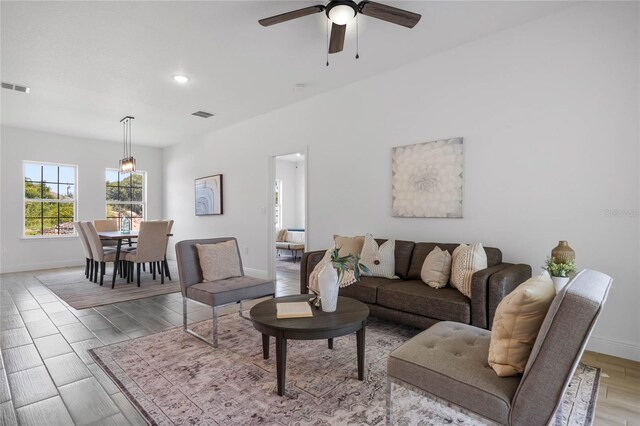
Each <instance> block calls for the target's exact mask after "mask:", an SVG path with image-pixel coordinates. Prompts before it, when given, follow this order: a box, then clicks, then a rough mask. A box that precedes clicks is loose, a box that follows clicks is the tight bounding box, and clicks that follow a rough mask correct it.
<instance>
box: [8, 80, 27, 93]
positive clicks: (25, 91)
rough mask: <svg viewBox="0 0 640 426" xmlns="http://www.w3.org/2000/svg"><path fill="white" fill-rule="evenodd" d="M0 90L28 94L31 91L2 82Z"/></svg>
mask: <svg viewBox="0 0 640 426" xmlns="http://www.w3.org/2000/svg"><path fill="white" fill-rule="evenodd" d="M2 88H3V89H9V90H15V91H17V92H22V93H29V92H30V91H31V89H30V88H29V87H27V86H20V85H18V84H11V83H5V82H4V81H3V82H2Z"/></svg>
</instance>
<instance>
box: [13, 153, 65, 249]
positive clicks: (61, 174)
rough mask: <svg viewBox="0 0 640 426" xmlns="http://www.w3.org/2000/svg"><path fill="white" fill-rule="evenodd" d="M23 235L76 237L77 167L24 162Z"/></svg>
mask: <svg viewBox="0 0 640 426" xmlns="http://www.w3.org/2000/svg"><path fill="white" fill-rule="evenodd" d="M23 173H24V236H25V237H37V236H47V237H48V236H60V235H75V230H74V229H73V221H74V220H75V217H76V182H77V179H76V176H77V172H76V166H69V165H62V164H45V163H34V162H30V161H25V162H24V163H23Z"/></svg>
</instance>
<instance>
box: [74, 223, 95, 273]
mask: <svg viewBox="0 0 640 426" xmlns="http://www.w3.org/2000/svg"><path fill="white" fill-rule="evenodd" d="M73 227H74V229H75V230H76V232H78V239H79V240H80V243H81V244H82V250H83V251H84V257H85V259H86V264H85V267H84V276H85V277H87V278H89V277H90V276H93V253H92V252H91V246H89V241H87V236H86V235H85V233H84V229H83V228H82V225H81V223H80V222H73Z"/></svg>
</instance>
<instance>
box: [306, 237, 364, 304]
mask: <svg viewBox="0 0 640 426" xmlns="http://www.w3.org/2000/svg"><path fill="white" fill-rule="evenodd" d="M363 272H364V273H366V274H368V273H370V272H369V269H368V268H367V267H366V266H365V265H363V264H362V263H360V256H353V255H352V254H348V255H346V256H340V249H339V248H334V249H333V251H332V252H331V260H330V261H329V262H328V263H327V264H326V265H325V266H324V268H322V270H321V271H320V273H319V274H318V287H319V290H320V296H319V297H317V296H316V297H315V298H313V299H312V300H311V303H312V304H313V305H314V306H316V307H319V306H320V305H321V306H322V310H323V311H324V312H335V310H336V307H337V303H338V291H339V290H340V284H341V283H342V281H343V278H345V274H349V275H351V274H353V280H355V282H357V281H360V277H361V276H362V273H363Z"/></svg>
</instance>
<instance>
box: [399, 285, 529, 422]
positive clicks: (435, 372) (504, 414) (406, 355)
mask: <svg viewBox="0 0 640 426" xmlns="http://www.w3.org/2000/svg"><path fill="white" fill-rule="evenodd" d="M422 287H426V288H430V287H427V286H425V285H424V284H423V285H422ZM434 291H438V290H434ZM454 291H456V290H454ZM489 340H490V333H489V331H487V330H483V329H481V328H477V327H472V326H469V325H465V324H456V323H451V322H440V323H438V324H435V325H433V326H432V327H431V328H429V329H428V330H425V331H423V332H422V333H420V334H418V335H417V336H415V337H414V338H413V339H411V340H409V341H408V342H406V343H405V344H403V345H402V346H400V347H399V348H398V349H396V350H394V351H393V352H391V354H390V355H389V359H388V361H387V372H388V374H389V376H390V377H395V378H397V379H400V380H402V381H404V382H407V383H409V384H410V385H413V386H416V387H418V388H420V389H424V390H425V391H427V392H428V393H431V394H433V395H435V396H437V397H439V398H442V399H444V400H447V401H451V402H453V403H454V404H457V405H459V406H462V407H464V408H467V409H469V410H471V411H474V412H476V413H478V414H480V415H481V416H484V417H487V418H489V419H491V420H494V421H496V422H498V423H500V424H509V411H510V408H511V401H512V399H513V396H514V395H515V392H516V389H517V388H518V384H519V383H520V378H519V377H498V376H497V375H496V374H495V373H494V372H493V370H492V369H491V367H489V365H488V364H487V354H488V352H489Z"/></svg>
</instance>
